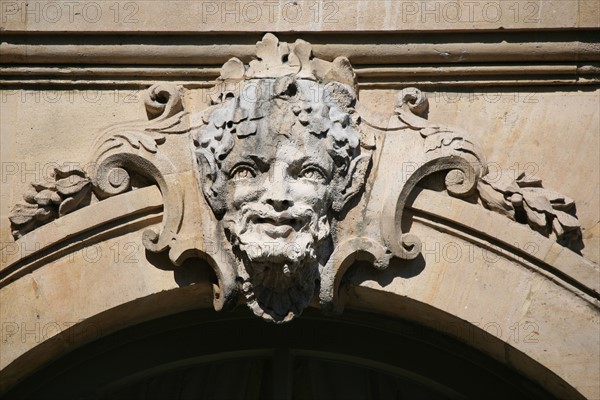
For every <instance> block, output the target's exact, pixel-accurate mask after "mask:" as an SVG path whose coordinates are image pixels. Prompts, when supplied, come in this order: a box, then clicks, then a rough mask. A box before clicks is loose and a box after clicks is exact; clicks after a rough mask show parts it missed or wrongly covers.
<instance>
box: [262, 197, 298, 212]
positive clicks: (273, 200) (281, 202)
mask: <svg viewBox="0 0 600 400" xmlns="http://www.w3.org/2000/svg"><path fill="white" fill-rule="evenodd" d="M267 204H269V205H271V207H273V209H275V211H285V210H287V209H288V208H290V207H291V206H293V205H294V202H293V201H292V200H291V199H281V198H277V197H275V196H269V197H267Z"/></svg>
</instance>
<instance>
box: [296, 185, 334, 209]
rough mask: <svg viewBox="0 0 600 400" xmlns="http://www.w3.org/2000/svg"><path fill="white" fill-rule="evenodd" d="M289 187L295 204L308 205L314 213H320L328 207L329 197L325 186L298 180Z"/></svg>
mask: <svg viewBox="0 0 600 400" xmlns="http://www.w3.org/2000/svg"><path fill="white" fill-rule="evenodd" d="M290 186H291V187H290V190H291V191H292V195H293V197H294V198H295V200H296V201H297V202H301V203H304V204H307V205H310V206H311V207H312V208H313V209H314V210H315V211H321V210H323V209H325V208H326V207H327V206H328V203H329V197H330V196H329V190H328V186H327V184H325V183H321V182H313V181H308V180H303V179H298V180H296V181H295V182H293V183H292V184H291V185H290Z"/></svg>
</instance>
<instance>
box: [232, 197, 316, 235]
mask: <svg viewBox="0 0 600 400" xmlns="http://www.w3.org/2000/svg"><path fill="white" fill-rule="evenodd" d="M241 212H242V216H241V221H240V222H241V226H242V229H241V230H240V232H239V234H243V233H244V232H246V231H247V230H248V226H249V225H250V224H251V223H252V224H264V223H267V224H271V225H275V226H281V225H290V226H292V227H293V228H294V229H296V230H300V229H302V228H303V227H305V226H306V225H308V224H309V223H310V222H311V221H312V220H313V217H314V211H313V210H312V209H311V208H310V207H308V206H305V207H302V206H296V207H294V208H291V209H289V210H286V211H282V212H276V211H273V209H271V208H270V207H267V206H263V205H256V204H247V205H244V206H242V210H241Z"/></svg>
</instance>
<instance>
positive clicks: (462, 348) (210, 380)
mask: <svg viewBox="0 0 600 400" xmlns="http://www.w3.org/2000/svg"><path fill="white" fill-rule="evenodd" d="M378 391H379V392H378ZM42 394H43V396H44V398H61V399H64V398H84V399H109V398H110V399H115V398H132V396H134V397H135V398H145V399H153V398H173V399H176V398H188V397H189V396H192V397H193V398H197V397H198V396H200V397H202V395H204V396H205V397H206V396H208V397H207V398H227V399H230V398H231V399H246V398H248V399H252V398H256V399H259V398H260V399H269V398H272V399H279V398H288V399H303V398H348V397H347V396H351V398H356V399H369V398H389V396H390V395H393V396H395V397H392V398H399V399H402V398H423V399H438V398H452V399H462V398H488V399H506V398H529V399H552V398H555V397H553V396H552V395H551V394H549V393H548V392H547V391H545V389H543V388H541V387H540V386H538V385H536V384H535V383H533V382H532V381H530V380H529V379H527V378H525V377H524V376H522V375H520V374H519V373H517V372H516V371H515V370H513V369H511V368H510V367H507V366H506V365H503V364H501V363H499V362H498V361H496V360H494V359H492V358H491V357H489V356H486V355H484V354H483V353H481V352H479V351H477V350H474V349H473V348H470V347H469V346H467V345H465V344H464V343H460V342H459V341H457V340H456V339H452V338H450V337H449V336H446V335H443V334H440V333H438V332H435V331H433V330H431V329H429V328H425V327H423V326H421V325H417V324H414V323H410V322H407V321H403V320H398V319H393V318H389V317H384V316H377V315H373V314H366V313H361V312H357V311H348V312H346V313H345V315H344V316H342V317H335V318H331V317H327V318H326V317H323V316H322V314H321V313H320V312H317V311H314V310H309V311H308V312H306V314H305V315H304V316H303V318H301V319H299V320H298V321H296V322H294V323H293V324H287V325H284V326H280V325H272V324H264V323H263V322H262V321H260V320H257V319H255V318H252V317H251V316H250V313H249V311H247V310H245V309H239V310H237V311H235V312H233V313H227V314H215V313H214V312H213V311H212V310H210V311H209V310H201V311H200V310H196V311H187V312H183V313H178V314H173V315H170V316H166V317H163V318H158V319H154V320H152V321H148V322H145V323H141V324H137V325H135V326H132V327H129V328H126V329H122V330H120V331H117V332H115V333H113V334H110V335H107V336H105V337H102V338H100V339H98V340H96V341H94V342H91V343H89V344H87V345H85V346H82V347H80V348H79V349H77V350H75V351H73V352H71V353H69V354H67V355H65V356H63V357H61V358H60V359H58V360H56V361H54V362H53V363H51V364H49V365H47V366H46V367H44V368H43V369H41V370H39V371H38V372H37V373H35V374H33V375H31V376H30V377H29V378H28V379H26V380H24V381H22V382H21V383H20V384H18V385H17V386H15V387H14V388H13V389H12V390H11V391H10V392H9V393H8V394H7V397H6V398H7V399H16V398H38V397H39V396H40V395H42ZM194 396H195V397H194ZM323 396H325V397H323ZM328 396H329V397H328ZM373 396H375V397H373ZM381 396H383V397H381ZM577 397H580V395H579V394H578V393H577V392H576V391H575V390H573V389H570V398H577Z"/></svg>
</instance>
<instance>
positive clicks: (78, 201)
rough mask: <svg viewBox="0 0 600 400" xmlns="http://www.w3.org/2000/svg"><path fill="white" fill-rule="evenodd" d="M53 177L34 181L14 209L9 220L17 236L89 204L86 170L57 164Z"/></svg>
mask: <svg viewBox="0 0 600 400" xmlns="http://www.w3.org/2000/svg"><path fill="white" fill-rule="evenodd" d="M53 179H54V180H53V181H52V182H43V183H31V185H30V188H29V190H28V191H27V192H26V193H25V194H24V195H23V199H24V200H25V203H19V204H16V205H15V206H14V207H13V209H12V210H11V212H10V215H9V220H10V222H11V224H12V229H13V232H12V233H13V236H14V237H15V238H19V237H21V236H23V235H24V234H26V233H27V232H30V231H32V230H34V229H35V228H37V227H38V226H40V225H43V224H46V223H48V222H50V221H52V220H54V219H56V218H58V217H62V216H64V215H66V214H68V213H70V212H73V211H75V210H76V209H78V208H80V207H83V206H85V205H87V204H89V201H90V194H91V190H90V189H91V181H90V179H89V178H88V177H87V176H86V174H85V172H84V171H83V170H81V169H78V168H73V169H60V168H55V169H54V174H53Z"/></svg>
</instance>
